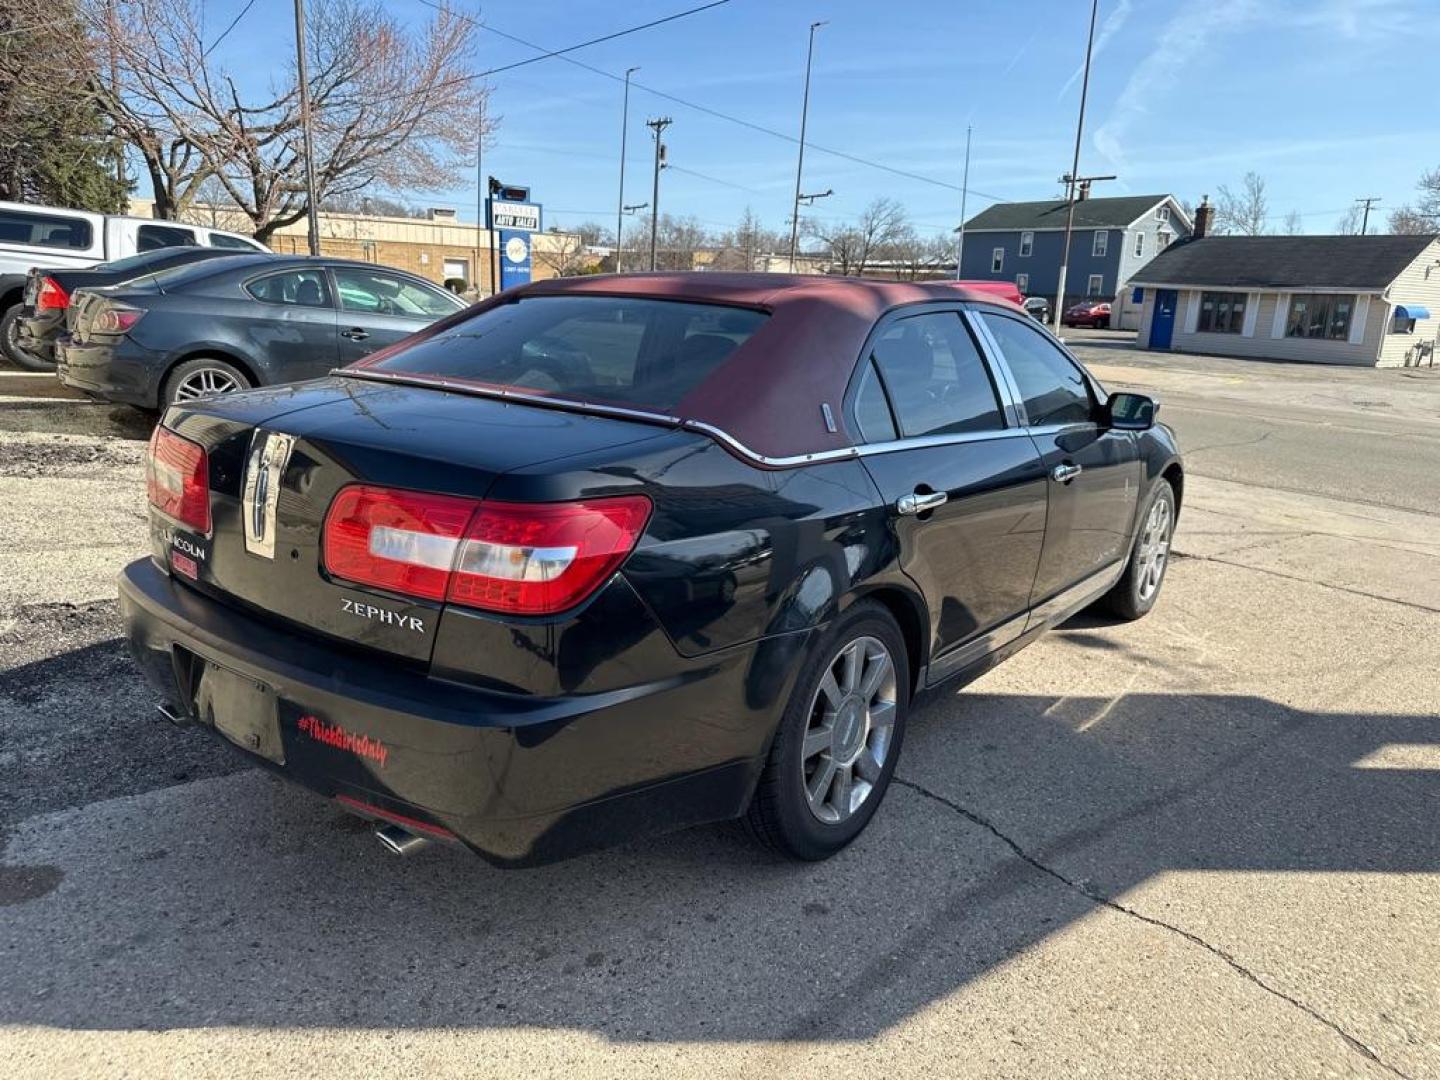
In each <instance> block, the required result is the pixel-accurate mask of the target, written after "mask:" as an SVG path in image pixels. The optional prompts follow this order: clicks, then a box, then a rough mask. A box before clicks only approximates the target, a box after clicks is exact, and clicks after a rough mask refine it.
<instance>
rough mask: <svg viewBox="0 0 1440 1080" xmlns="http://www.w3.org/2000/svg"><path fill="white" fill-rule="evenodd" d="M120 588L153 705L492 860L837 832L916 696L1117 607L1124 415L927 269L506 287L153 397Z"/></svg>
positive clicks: (1152, 501) (1168, 524)
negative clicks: (334, 358)
mask: <svg viewBox="0 0 1440 1080" xmlns="http://www.w3.org/2000/svg"><path fill="white" fill-rule="evenodd" d="M147 481H148V488H149V492H148V494H149V502H150V509H151V513H150V519H151V539H152V552H151V556H150V557H149V558H146V559H142V560H140V561H138V562H135V563H133V564H131V565H130V566H129V567H128V568H127V569H126V570H125V572H124V575H123V577H122V579H121V582H120V593H121V602H122V608H123V611H124V615H125V619H126V622H127V626H128V633H129V636H130V640H131V644H132V647H133V649H134V651H135V653H136V655H137V656H138V657H139V658H140V661H141V665H142V667H143V668H144V670H145V671H146V673H147V674H148V676H149V677H150V678H151V679H152V680H153V681H154V682H155V684H156V685H157V686H158V687H159V688H160V689H161V691H162V693H163V695H164V699H165V701H164V704H163V705H162V706H161V707H162V710H163V711H164V712H165V713H166V714H167V715H168V716H170V717H171V718H172V719H173V720H175V721H176V722H177V723H185V724H195V725H198V726H199V727H201V728H204V729H207V730H209V731H212V732H214V733H216V734H218V735H219V736H222V737H223V738H225V739H227V740H229V741H230V742H231V743H233V744H235V745H236V746H238V747H239V748H240V749H241V750H242V751H244V752H245V753H246V754H247V755H248V756H249V757H250V758H252V759H253V760H254V761H256V762H258V763H260V764H263V765H265V766H267V767H269V768H272V769H274V770H277V771H279V772H280V773H281V774H283V775H285V776H287V777H289V778H290V779H292V780H294V781H296V782H298V783H300V784H302V785H304V786H305V787H307V788H310V789H311V790H312V791H314V792H317V793H319V794H320V795H323V796H325V797H328V798H330V799H332V800H334V801H335V802H336V803H337V804H338V805H339V806H340V807H342V808H344V809H345V810H348V811H350V812H353V813H355V814H358V815H361V816H363V817H366V818H369V819H371V820H372V821H374V822H375V823H376V827H377V828H376V831H377V834H378V835H379V837H380V839H381V840H382V841H383V842H385V843H386V844H387V846H389V847H390V848H392V849H393V850H396V851H400V852H404V851H407V850H411V849H413V848H416V847H420V846H423V845H424V844H425V843H426V842H428V841H436V840H438V841H444V842H449V843H455V844H461V845H465V846H468V847H469V848H471V849H473V850H474V851H476V852H479V853H480V854H481V855H483V856H485V857H486V858H488V859H490V860H491V861H493V862H495V863H497V864H501V865H523V864H532V863H540V862H545V861H549V860H553V859H557V858H561V857H564V856H567V855H571V854H574V853H577V852H580V851H584V850H589V849H593V848H596V847H600V846H603V845H606V844H611V843H615V842H617V841H621V840H624V839H627V838H630V837H633V836H637V835H643V834H651V833H656V832H660V831H663V830H668V829H674V828H678V827H681V826H686V825H691V824H696V823H700V822H708V821H718V820H723V819H728V818H737V817H742V818H744V819H745V820H746V821H747V823H748V824H749V826H750V828H751V830H752V831H753V832H754V834H755V835H756V836H757V837H758V838H759V839H760V840H762V841H764V842H766V843H768V844H770V845H772V846H774V847H775V848H778V849H779V850H780V851H782V852H784V853H787V854H789V855H791V856H794V857H797V858H801V859H819V858H823V857H825V856H828V855H830V854H832V853H834V852H835V851H837V850H839V849H840V848H842V847H843V846H844V845H846V844H847V843H849V842H850V841H851V840H853V839H854V838H855V837H856V835H857V834H858V833H859V832H860V831H861V830H862V829H863V828H864V827H865V825H866V823H867V822H868V821H869V820H870V818H871V817H872V816H873V815H874V813H875V811H876V809H877V808H878V806H879V805H880V801H881V799H882V797H883V796H884V793H885V790H886V787H887V785H888V783H889V781H890V778H891V776H892V775H893V773H894V770H895V767H896V762H897V761H898V760H899V758H900V753H901V749H902V746H903V743H904V736H905V721H906V713H907V710H908V708H909V705H910V701H911V697H912V695H913V694H915V693H916V692H917V691H919V690H921V689H924V688H929V687H933V686H935V685H937V684H939V683H940V682H942V681H945V680H952V679H953V680H956V681H957V682H958V681H962V680H964V679H967V678H973V677H974V676H975V675H977V674H979V673H980V672H982V671H984V670H985V669H987V668H988V667H990V666H992V665H994V664H995V663H997V662H999V661H1000V660H1002V659H1004V658H1006V657H1008V656H1010V655H1011V654H1013V653H1014V652H1016V651H1017V650H1019V649H1020V648H1022V647H1024V646H1025V645H1026V644H1028V643H1029V642H1031V641H1033V640H1034V639H1035V638H1036V636H1037V635H1039V634H1040V633H1042V632H1043V631H1044V630H1045V629H1047V628H1048V627H1052V626H1054V625H1056V624H1057V623H1059V622H1061V621H1063V620H1064V619H1066V618H1068V617H1069V616H1070V615H1072V614H1073V613H1075V612H1077V611H1079V610H1080V609H1081V608H1084V607H1086V606H1087V605H1090V604H1092V603H1096V602H1100V603H1103V604H1104V605H1106V606H1107V607H1108V608H1109V609H1110V610H1111V611H1112V612H1113V613H1114V614H1116V615H1118V616H1119V617H1121V618H1136V617H1139V616H1141V615H1143V614H1145V613H1146V612H1147V611H1148V610H1149V609H1150V607H1151V606H1152V605H1153V604H1154V603H1155V600H1156V597H1157V594H1158V593H1159V590H1160V587H1161V584H1162V582H1163V580H1164V574H1165V568H1166V561H1167V555H1168V551H1169V544H1170V537H1171V534H1172V531H1173V529H1174V525H1175V521H1176V515H1177V513H1178V511H1179V508H1180V502H1181V494H1182V489H1183V476H1182V472H1181V462H1180V458H1179V455H1178V452H1177V450H1176V446H1175V441H1174V438H1173V436H1172V434H1171V432H1170V431H1169V430H1168V429H1166V428H1165V427H1164V426H1162V425H1159V424H1157V423H1156V422H1155V404H1154V402H1153V401H1151V400H1150V399H1148V398H1145V397H1142V396H1139V395H1135V394H1125V393H1117V394H1109V395H1107V394H1106V392H1105V391H1104V390H1103V389H1102V387H1101V386H1100V384H1099V383H1098V382H1097V381H1096V380H1095V379H1094V378H1093V377H1092V376H1091V375H1089V374H1088V373H1087V372H1086V371H1085V369H1084V368H1083V367H1082V366H1081V365H1080V364H1079V363H1078V362H1077V361H1076V360H1075V358H1074V357H1072V356H1071V355H1070V353H1069V352H1068V351H1067V350H1066V349H1065V348H1064V346H1063V345H1062V344H1060V343H1059V342H1058V341H1057V340H1056V339H1055V338H1053V337H1051V336H1050V335H1049V334H1047V333H1046V332H1045V331H1044V330H1043V329H1041V328H1040V327H1039V326H1037V324H1036V323H1035V321H1034V320H1033V319H1030V318H1027V317H1026V315H1025V313H1024V312H1023V311H1021V310H1020V309H1019V308H1016V307H1013V306H1011V305H1009V304H1007V303H1005V302H1003V301H999V300H997V299H995V298H993V297H989V296H987V295H986V294H983V293H978V292H969V291H967V290H965V289H963V288H962V287H956V286H952V285H947V284H908V283H898V282H868V281H856V280H837V279H826V278H808V277H783V276H770V275H723V274H688V275H669V274H659V275H655V274H651V275H625V276H613V277H594V278H579V279H570V280H555V281H545V282H538V283H535V284H532V285H528V286H525V287H522V288H519V289H514V290H510V291H508V292H506V293H503V294H501V295H499V296H497V297H495V298H493V299H491V300H490V301H488V302H486V303H483V304H480V305H477V306H475V307H472V308H470V309H468V310H466V311H463V312H460V313H457V314H456V315H454V316H451V317H449V318H446V319H443V320H441V321H440V322H437V323H435V324H433V325H431V326H430V327H428V328H426V329H424V330H422V331H420V332H418V333H416V334H414V335H413V336H411V337H409V338H406V339H404V340H403V341H401V342H399V343H398V344H396V345H393V346H391V347H390V348H387V349H385V350H382V351H380V352H377V353H376V354H374V355H372V356H371V357H369V358H367V359H365V360H363V361H361V362H360V363H359V364H356V365H354V366H352V367H349V368H345V369H343V370H338V371H335V372H333V373H332V374H331V375H330V376H329V377H326V378H322V379H320V380H318V381H312V382H306V383H299V384H293V385H286V386H277V387H269V388H264V389H258V390H253V391H249V392H244V393H233V394H226V395H221V396H216V397H212V398H209V399H205V400H199V401H191V402H185V403H183V404H180V405H176V406H172V407H171V408H170V409H169V411H168V412H167V413H166V414H165V417H164V420H163V422H162V424H161V426H160V427H159V428H157V430H156V432H155V435H154V438H153V440H152V441H151V445H150V452H149V458H148V472H147Z"/></svg>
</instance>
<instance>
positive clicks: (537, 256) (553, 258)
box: [130, 199, 594, 295]
mask: <svg viewBox="0 0 1440 1080" xmlns="http://www.w3.org/2000/svg"><path fill="white" fill-rule="evenodd" d="M152 206H153V204H152V203H151V201H150V200H148V199H131V200H130V212H131V213H132V214H135V215H137V216H140V217H146V216H148V215H149V214H150V213H151V209H152ZM319 217H320V253H321V254H322V255H332V256H334V257H336V258H343V259H358V260H360V261H362V262H373V263H376V264H377V265H381V266H393V267H395V268H396V269H399V270H408V271H409V272H410V273H412V274H418V275H419V276H420V277H423V278H428V279H429V280H431V281H433V282H435V283H436V284H437V285H443V284H444V283H445V282H446V281H447V280H449V279H452V278H459V279H461V280H463V281H464V282H465V285H466V288H467V290H468V289H469V288H472V287H473V286H474V283H475V280H476V278H475V267H476V262H477V255H478V262H479V268H480V274H479V281H480V287H481V292H482V293H483V294H485V295H488V294H490V293H491V292H493V291H494V281H493V278H492V268H493V267H494V266H497V265H498V259H499V255H498V252H497V253H496V255H495V257H494V259H493V260H492V257H491V247H490V244H491V234H490V231H489V230H488V229H478V228H476V226H475V223H474V222H468V221H459V220H458V219H457V218H456V216H455V212H454V211H453V210H431V211H430V212H429V216H428V217H425V218H412V217H381V216H379V215H374V214H341V213H333V212H329V211H321V213H320V215H319ZM185 218H186V220H188V221H190V222H191V224H195V225H209V226H210V227H212V228H221V229H228V230H231V231H234V232H246V233H248V232H249V230H248V229H247V228H245V225H246V224H247V222H246V221H245V220H244V219H243V218H239V216H238V215H236V214H235V213H234V212H233V211H226V210H224V209H215V208H211V207H208V206H195V207H192V208H191V209H190V211H189V213H187V214H186V215H185ZM217 223H218V224H217ZM307 235H308V224H307V222H306V220H305V219H304V218H301V219H300V220H299V221H297V222H295V223H294V224H292V225H286V226H284V227H282V228H280V229H278V230H277V231H276V232H275V234H274V235H273V236H272V237H271V238H270V243H269V246H270V249H271V250H272V251H275V252H278V253H279V254H282V255H294V254H304V253H305V252H306V251H307V250H308V240H307ZM495 243H496V244H497V245H498V243H499V238H498V236H497V237H496V238H495ZM593 261H594V260H593V259H590V258H589V257H588V256H587V254H586V252H585V248H584V246H583V244H582V243H581V241H580V238H579V237H578V236H576V235H575V234H573V233H559V232H547V233H535V234H534V237H533V256H532V259H531V263H532V268H531V275H532V278H533V279H535V280H541V279H544V278H551V277H558V276H560V275H561V274H562V273H565V274H574V273H580V272H582V270H584V269H585V268H587V267H588V265H589V264H590V263H591V262H593Z"/></svg>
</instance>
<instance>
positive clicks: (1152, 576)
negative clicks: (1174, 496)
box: [1136, 498, 1173, 601]
mask: <svg viewBox="0 0 1440 1080" xmlns="http://www.w3.org/2000/svg"><path fill="white" fill-rule="evenodd" d="M1172 518H1173V515H1172V514H1171V512H1170V500H1169V499H1163V498H1161V499H1156V500H1155V502H1154V503H1152V504H1151V506H1150V514H1149V516H1148V517H1146V519H1145V531H1144V532H1142V533H1141V534H1140V550H1139V551H1138V552H1137V555H1138V556H1139V560H1140V567H1139V571H1140V572H1139V574H1137V575H1136V576H1137V589H1138V591H1139V593H1140V599H1141V600H1142V601H1148V600H1149V599H1150V598H1151V597H1152V596H1154V595H1155V592H1156V590H1158V589H1159V588H1160V579H1161V578H1163V577H1164V576H1165V562H1166V560H1167V559H1169V557H1170V527H1171V522H1172Z"/></svg>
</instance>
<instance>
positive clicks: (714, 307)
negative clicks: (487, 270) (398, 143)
mask: <svg viewBox="0 0 1440 1080" xmlns="http://www.w3.org/2000/svg"><path fill="white" fill-rule="evenodd" d="M766 318H767V315H766V314H765V313H764V312H760V311H755V310H752V309H749V308H736V307H726V306H722V305H718V304H696V303H686V302H681V301H672V300H647V299H638V298H635V297H612V296H529V297H523V298H521V299H519V300H516V301H514V302H511V303H508V304H501V305H500V306H498V307H494V308H490V309H489V310H487V311H483V312H480V313H478V314H476V315H475V316H473V317H472V318H469V319H466V320H464V321H463V322H460V323H456V324H455V325H454V326H451V327H448V328H447V329H445V330H444V331H442V332H441V333H439V334H436V335H435V336H433V337H430V338H426V339H424V340H422V341H419V342H417V343H416V344H414V345H411V346H409V347H407V348H405V349H404V350H402V351H401V352H399V353H396V354H393V355H391V356H389V357H387V358H386V359H384V360H382V361H380V362H379V363H378V364H377V365H376V367H378V368H379V369H381V370H385V371H394V372H411V373H415V374H424V375H436V376H444V377H447V378H458V379H467V380H471V381H474V382H481V383H485V384H488V385H492V386H501V387H507V388H514V389H516V390H523V391H529V392H532V393H541V394H548V395H553V396H556V397H566V398H572V399H575V400H580V401H591V400H593V401H600V402H615V403H621V404H627V405H633V406H636V407H639V408H645V409H655V410H666V409H673V408H674V407H675V406H676V405H677V404H679V402H680V401H681V400H683V399H684V398H685V396H686V395H687V394H689V393H690V392H691V391H692V390H694V389H695V387H697V386H699V385H700V383H702V382H703V381H704V380H705V379H706V378H707V377H709V376H710V374H712V373H713V372H714V371H715V370H716V369H717V368H719V367H720V366H721V365H722V364H724V362H725V361H726V360H727V359H728V358H729V357H730V355H731V354H732V353H733V352H734V351H735V350H736V349H737V348H738V347H739V346H740V345H742V344H743V343H744V342H745V341H747V340H748V339H749V338H750V336H751V335H752V334H754V333H755V332H756V331H757V330H758V329H759V328H760V327H761V326H762V325H763V324H764V322H765V320H766Z"/></svg>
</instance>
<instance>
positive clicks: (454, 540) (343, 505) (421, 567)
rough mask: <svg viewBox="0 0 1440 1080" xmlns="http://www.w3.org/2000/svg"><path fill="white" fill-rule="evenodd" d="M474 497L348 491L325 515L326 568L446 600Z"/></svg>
mask: <svg viewBox="0 0 1440 1080" xmlns="http://www.w3.org/2000/svg"><path fill="white" fill-rule="evenodd" d="M477 505H478V503H477V502H476V501H475V500H474V499H457V498H454V497H453V496H449V495H422V494H420V493H418V492H413V491H393V490H391V489H389V488H378V487H347V488H343V489H342V490H341V492H340V494H338V495H336V496H335V501H334V502H332V503H331V504H330V512H329V513H328V514H326V515H325V532H324V553H325V569H326V571H327V572H328V573H329V574H330V575H331V576H332V577H338V578H344V579H345V580H347V581H354V582H357V583H359V584H361V585H375V586H378V587H379V588H382V589H389V590H391V591H392V592H398V593H405V594H407V595H409V596H421V597H424V598H425V599H427V600H443V599H445V589H446V587H447V586H448V585H449V583H450V568H451V567H453V566H454V565H455V553H456V551H458V550H459V547H460V541H461V539H462V538H463V537H464V535H465V526H466V525H467V524H469V522H470V519H471V518H472V517H474V516H475V507H476V506H477Z"/></svg>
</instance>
